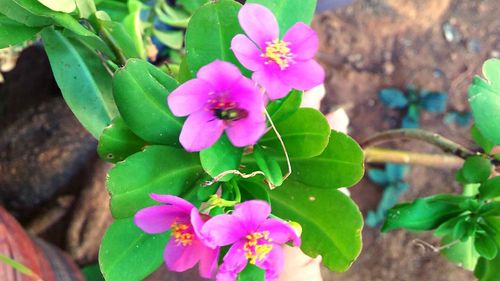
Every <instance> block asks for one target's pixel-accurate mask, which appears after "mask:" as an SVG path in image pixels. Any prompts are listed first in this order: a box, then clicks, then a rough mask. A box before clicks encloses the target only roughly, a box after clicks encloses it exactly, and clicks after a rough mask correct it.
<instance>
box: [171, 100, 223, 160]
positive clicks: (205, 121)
mask: <svg viewBox="0 0 500 281" xmlns="http://www.w3.org/2000/svg"><path fill="white" fill-rule="evenodd" d="M223 131H224V123H223V122H222V121H221V120H219V119H217V118H215V116H214V115H213V114H212V112H210V111H205V110H201V111H198V112H195V113H193V114H191V115H189V117H188V118H187V120H186V122H185V123H184V126H183V127H182V131H181V135H180V137H179V140H180V142H181V144H182V146H183V147H184V149H186V150H187V151H190V152H193V151H200V150H203V149H205V148H209V147H210V146H212V145H213V144H214V143H215V142H217V140H218V139H219V138H220V136H221V135H222V132H223Z"/></svg>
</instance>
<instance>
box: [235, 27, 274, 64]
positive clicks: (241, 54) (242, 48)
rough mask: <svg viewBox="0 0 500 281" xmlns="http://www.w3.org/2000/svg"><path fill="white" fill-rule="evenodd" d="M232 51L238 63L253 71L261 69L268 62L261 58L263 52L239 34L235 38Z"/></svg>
mask: <svg viewBox="0 0 500 281" xmlns="http://www.w3.org/2000/svg"><path fill="white" fill-rule="evenodd" d="M231 49H232V50H233V52H234V55H235V56H236V58H237V59H238V61H239V62H240V63H241V64H242V65H243V66H244V67H246V68H248V69H250V70H251V71H256V70H259V69H261V68H262V67H263V66H264V63H265V62H266V59H265V58H263V57H261V54H262V51H261V50H260V49H259V48H257V46H255V43H254V42H252V41H251V40H250V39H248V37H246V36H245V35H243V34H238V35H236V36H235V37H234V38H233V40H232V41H231Z"/></svg>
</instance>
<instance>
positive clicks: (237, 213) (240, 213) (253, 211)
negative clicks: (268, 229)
mask: <svg viewBox="0 0 500 281" xmlns="http://www.w3.org/2000/svg"><path fill="white" fill-rule="evenodd" d="M270 214H271V206H269V204H268V203H267V202H265V201H261V200H251V201H245V202H243V203H241V204H238V205H236V206H235V207H234V212H233V216H234V217H237V218H239V219H240V220H241V221H242V223H243V225H244V227H245V228H246V229H247V232H255V231H256V230H257V229H258V227H259V225H261V224H262V223H263V222H264V221H265V220H266V219H267V217H269V215H270Z"/></svg>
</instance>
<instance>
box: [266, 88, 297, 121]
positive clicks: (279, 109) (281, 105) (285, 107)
mask: <svg viewBox="0 0 500 281" xmlns="http://www.w3.org/2000/svg"><path fill="white" fill-rule="evenodd" d="M301 102H302V91H297V90H292V91H291V92H290V94H288V95H287V96H286V97H284V98H282V99H278V100H274V101H272V102H270V103H269V105H268V106H267V112H269V115H271V119H273V122H274V123H279V122H280V121H283V120H285V119H287V118H288V117H290V116H291V115H292V114H294V113H295V112H296V111H297V110H298V109H299V107H300V104H301Z"/></svg>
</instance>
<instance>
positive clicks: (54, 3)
mask: <svg viewBox="0 0 500 281" xmlns="http://www.w3.org/2000/svg"><path fill="white" fill-rule="evenodd" d="M37 1H38V2H40V3H42V5H44V6H45V7H47V8H49V9H51V10H52V11H56V12H63V13H71V12H73V11H74V10H75V9H76V3H75V0H37Z"/></svg>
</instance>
